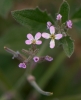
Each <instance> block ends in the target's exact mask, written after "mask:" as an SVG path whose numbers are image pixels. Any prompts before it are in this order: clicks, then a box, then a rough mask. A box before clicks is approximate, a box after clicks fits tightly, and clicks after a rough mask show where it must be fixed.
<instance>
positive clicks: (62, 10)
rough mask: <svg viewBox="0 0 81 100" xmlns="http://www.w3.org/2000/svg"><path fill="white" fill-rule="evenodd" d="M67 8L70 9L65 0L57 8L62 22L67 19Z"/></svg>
mask: <svg viewBox="0 0 81 100" xmlns="http://www.w3.org/2000/svg"><path fill="white" fill-rule="evenodd" d="M69 10H70V7H69V4H68V3H67V1H66V0H64V1H63V3H62V4H61V6H60V9H59V13H60V14H61V15H62V23H64V22H66V21H67V20H68V17H69Z"/></svg>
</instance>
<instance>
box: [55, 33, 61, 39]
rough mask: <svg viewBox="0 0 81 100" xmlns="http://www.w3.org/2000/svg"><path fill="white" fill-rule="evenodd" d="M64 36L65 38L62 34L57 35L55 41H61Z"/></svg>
mask: <svg viewBox="0 0 81 100" xmlns="http://www.w3.org/2000/svg"><path fill="white" fill-rule="evenodd" d="M62 36H63V35H62V34H56V35H55V39H56V40H59V39H61V38H62Z"/></svg>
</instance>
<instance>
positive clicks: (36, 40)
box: [19, 14, 72, 68]
mask: <svg viewBox="0 0 81 100" xmlns="http://www.w3.org/2000/svg"><path fill="white" fill-rule="evenodd" d="M61 20H62V15H61V14H57V16H56V21H57V24H58V26H59V28H57V26H56V27H55V26H54V25H53V24H52V23H51V22H50V21H48V22H47V29H48V30H49V33H47V32H43V33H40V32H37V33H36V35H35V37H34V36H33V35H32V34H30V33H29V34H27V40H26V41H25V44H27V45H32V46H33V47H34V46H36V45H41V44H42V41H41V40H40V38H41V37H43V38H44V39H51V40H50V43H49V44H50V48H51V49H53V48H54V47H55V40H60V39H61V38H63V37H64V36H66V34H65V35H64V34H62V31H61V30H63V28H62V27H61V26H62V25H61ZM59 22H60V25H59ZM64 25H65V26H64V29H65V28H66V29H67V30H68V29H70V28H72V21H71V20H68V21H66V23H65V24H64ZM34 50H35V49H34ZM43 60H46V61H52V60H53V58H52V57H49V56H45V57H38V56H33V61H34V62H35V63H38V62H40V61H43ZM19 67H20V68H26V64H25V63H24V62H23V63H20V64H19Z"/></svg>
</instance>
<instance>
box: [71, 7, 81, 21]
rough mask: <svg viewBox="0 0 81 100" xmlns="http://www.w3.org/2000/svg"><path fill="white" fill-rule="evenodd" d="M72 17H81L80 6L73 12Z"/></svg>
mask: <svg viewBox="0 0 81 100" xmlns="http://www.w3.org/2000/svg"><path fill="white" fill-rule="evenodd" d="M72 19H81V8H79V9H78V10H77V11H76V12H75V13H74V14H73V16H72Z"/></svg>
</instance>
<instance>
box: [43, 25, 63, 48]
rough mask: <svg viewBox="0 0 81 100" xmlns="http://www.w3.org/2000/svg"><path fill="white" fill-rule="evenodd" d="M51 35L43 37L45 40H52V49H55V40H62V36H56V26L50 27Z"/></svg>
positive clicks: (45, 34)
mask: <svg viewBox="0 0 81 100" xmlns="http://www.w3.org/2000/svg"><path fill="white" fill-rule="evenodd" d="M49 30H50V33H51V34H49V33H45V32H44V33H42V37H43V38H45V39H49V38H51V41H50V48H54V47H55V39H56V40H59V39H61V38H62V34H60V33H59V34H55V27H54V26H51V27H50V29H49Z"/></svg>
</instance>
